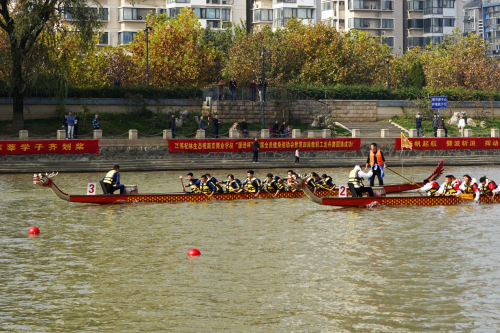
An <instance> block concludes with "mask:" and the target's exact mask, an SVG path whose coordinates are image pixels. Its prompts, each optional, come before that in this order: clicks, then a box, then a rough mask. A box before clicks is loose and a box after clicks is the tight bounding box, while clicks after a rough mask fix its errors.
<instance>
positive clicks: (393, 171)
mask: <svg viewBox="0 0 500 333" xmlns="http://www.w3.org/2000/svg"><path fill="white" fill-rule="evenodd" d="M384 169H387V170H389V171H392V172H394V173H395V174H396V175H398V176H399V177H401V178H403V179H406V180H407V181H409V182H410V183H411V184H415V183H414V182H413V181H412V180H409V179H408V178H406V177H405V176H403V175H401V174H400V173H398V172H396V171H394V170H392V169H391V168H389V167H385V168H384ZM417 193H418V194H420V196H421V197H423V196H424V195H423V194H422V193H420V192H417Z"/></svg>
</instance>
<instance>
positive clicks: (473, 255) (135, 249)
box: [0, 168, 500, 332]
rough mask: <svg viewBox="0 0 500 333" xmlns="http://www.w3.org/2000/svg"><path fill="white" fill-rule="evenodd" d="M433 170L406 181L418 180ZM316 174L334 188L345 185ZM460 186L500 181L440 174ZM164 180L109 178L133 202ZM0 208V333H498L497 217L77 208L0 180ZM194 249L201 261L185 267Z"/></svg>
mask: <svg viewBox="0 0 500 333" xmlns="http://www.w3.org/2000/svg"><path fill="white" fill-rule="evenodd" d="M431 169H432V168H405V173H406V174H408V175H410V176H411V177H415V179H419V180H420V178H423V177H425V176H426V175H427V174H429V173H430V171H431ZM274 171H275V170H273V171H272V172H274ZM323 171H329V172H328V173H329V174H332V175H333V177H334V180H335V181H336V182H337V183H342V180H343V179H342V178H341V177H340V175H342V174H343V175H344V176H345V175H347V173H348V171H349V170H347V169H338V170H333V171H332V170H320V172H323ZM465 171H467V173H471V174H474V175H475V176H476V177H477V178H478V177H479V176H481V175H482V174H484V173H486V174H487V175H489V176H490V177H492V178H493V179H495V180H500V172H498V171H497V170H496V169H494V168H481V169H479V168H473V169H467V170H465V169H460V168H454V169H452V168H450V169H449V170H447V173H455V174H456V175H461V174H462V173H465ZM227 173H229V172H226V171H224V172H218V173H214V176H216V177H217V178H219V179H222V178H224V176H225V175H226V174H227ZM234 173H235V174H238V175H240V174H241V175H243V173H242V172H241V171H234ZM266 173H267V170H266V171H262V172H259V173H258V174H257V176H258V177H259V178H261V179H262V178H264V175H265V174H266ZM178 175H179V173H175V172H154V173H137V174H133V173H126V172H123V174H122V179H123V181H124V182H125V183H127V184H137V185H138V186H139V191H141V192H170V191H179V190H180V189H181V187H180V182H179V178H178ZM100 177H102V175H101V174H61V175H59V176H58V177H57V178H56V181H57V183H58V185H60V186H61V187H62V188H63V189H65V190H68V191H69V192H70V193H75V194H76V193H79V194H82V193H85V189H86V184H87V183H88V182H95V181H97V180H98V179H99V178H100ZM240 178H244V177H243V176H240ZM344 180H345V177H344ZM386 181H387V182H391V181H392V182H395V181H399V179H397V178H395V177H394V176H392V175H388V179H387V180H386ZM0 193H1V194H0V197H1V200H0V212H1V214H0V247H1V249H2V255H1V256H0V331H29V332H31V331H43V332H54V331H55V332H57V331H60V332H72V331H80V332H86V331H97V332H104V331H106V332H117V331H131V332H150V331H183V332H208V331H216V332H218V331H229V332H248V331H255V332H292V331H293V332H296V331H308V332H318V331H324V332H438V331H439V332H457V331H461V332H484V331H492V332H493V331H496V330H497V329H498V327H500V310H499V309H500V297H499V296H498V290H499V287H500V282H499V281H500V279H499V277H500V260H499V259H500V255H499V253H500V251H499V250H500V246H499V242H498V239H499V238H500V229H499V226H498V223H497V219H496V218H495V217H496V216H498V215H499V214H500V206H499V205H465V206H455V207H401V208H390V207H376V208H373V209H337V208H334V207H327V206H320V205H317V204H314V203H312V202H310V201H308V200H307V199H279V200H249V201H231V202H221V201H218V202H200V203H177V204H135V205H113V206H95V205H78V204H71V203H67V202H65V201H62V200H60V199H58V198H57V197H56V196H55V195H53V194H52V192H51V191H50V190H48V189H44V188H41V187H38V186H34V185H31V177H30V175H15V176H1V178H0ZM32 225H38V226H39V227H40V229H41V235H40V237H39V238H37V239H30V238H28V237H27V230H28V228H29V227H30V226H32ZM192 247H197V248H199V249H200V250H201V252H202V255H201V256H200V257H197V258H187V256H186V252H187V251H188V250H189V249H190V248H192Z"/></svg>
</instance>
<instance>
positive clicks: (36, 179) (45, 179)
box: [33, 172, 58, 186]
mask: <svg viewBox="0 0 500 333" xmlns="http://www.w3.org/2000/svg"><path fill="white" fill-rule="evenodd" d="M57 174H58V172H52V173H51V174H50V175H49V174H48V173H45V175H42V174H41V173H39V174H38V175H37V174H36V173H35V174H34V175H33V184H35V185H41V186H50V185H51V184H52V179H51V178H54V177H55V176H57Z"/></svg>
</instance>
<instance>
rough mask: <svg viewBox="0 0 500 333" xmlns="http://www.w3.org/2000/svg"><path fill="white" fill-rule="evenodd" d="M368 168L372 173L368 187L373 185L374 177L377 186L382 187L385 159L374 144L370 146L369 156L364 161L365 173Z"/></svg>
mask: <svg viewBox="0 0 500 333" xmlns="http://www.w3.org/2000/svg"><path fill="white" fill-rule="evenodd" d="M368 166H371V168H372V171H373V176H371V177H370V186H374V185H375V176H377V178H378V184H379V186H383V185H384V180H383V179H382V178H384V168H385V167H386V165H385V158H384V154H383V153H382V151H381V150H380V149H378V148H377V144H376V143H375V142H373V143H372V144H371V146H370V154H369V155H368V158H367V159H366V169H365V170H366V171H368Z"/></svg>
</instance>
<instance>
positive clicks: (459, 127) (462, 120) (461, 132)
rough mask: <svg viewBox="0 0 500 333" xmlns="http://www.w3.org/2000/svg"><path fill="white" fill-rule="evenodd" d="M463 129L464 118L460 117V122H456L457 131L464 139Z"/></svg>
mask: <svg viewBox="0 0 500 333" xmlns="http://www.w3.org/2000/svg"><path fill="white" fill-rule="evenodd" d="M464 128H465V119H464V116H460V120H459V121H458V131H459V132H460V136H461V137H464Z"/></svg>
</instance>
